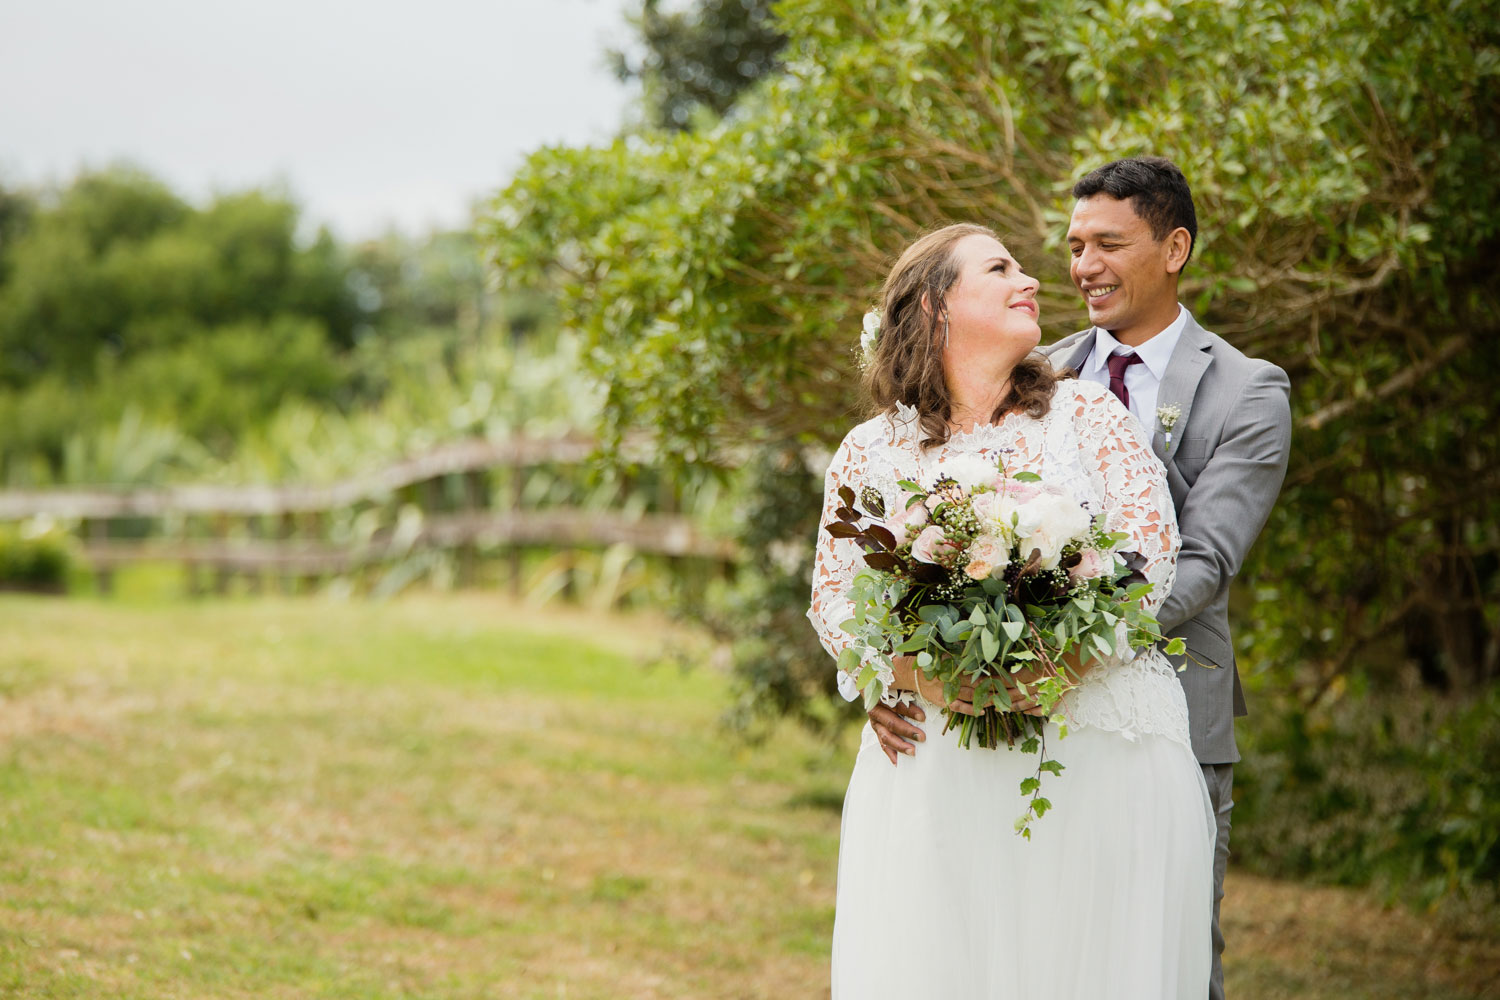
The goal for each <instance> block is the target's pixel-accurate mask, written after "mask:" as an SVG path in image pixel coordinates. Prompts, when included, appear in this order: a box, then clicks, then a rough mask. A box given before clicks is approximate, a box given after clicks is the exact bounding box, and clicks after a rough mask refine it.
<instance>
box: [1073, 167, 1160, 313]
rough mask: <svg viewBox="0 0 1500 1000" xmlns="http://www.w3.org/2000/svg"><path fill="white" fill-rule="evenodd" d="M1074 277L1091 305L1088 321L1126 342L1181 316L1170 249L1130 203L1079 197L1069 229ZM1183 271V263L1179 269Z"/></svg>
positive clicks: (1089, 306)
mask: <svg viewBox="0 0 1500 1000" xmlns="http://www.w3.org/2000/svg"><path fill="white" fill-rule="evenodd" d="M1068 247H1069V250H1070V251H1071V253H1072V262H1071V265H1070V267H1069V274H1070V275H1071V276H1072V278H1073V284H1074V285H1075V286H1076V287H1077V288H1078V291H1079V292H1080V293H1082V295H1083V299H1084V303H1085V305H1087V306H1088V310H1089V321H1090V322H1091V323H1093V324H1094V325H1095V326H1098V327H1102V328H1103V329H1105V330H1108V331H1109V332H1110V333H1112V334H1114V335H1115V337H1116V338H1117V339H1119V340H1120V341H1121V342H1122V343H1139V342H1142V341H1144V340H1146V339H1148V338H1150V337H1151V336H1152V335H1153V334H1155V333H1156V332H1157V331H1159V330H1161V329H1163V328H1164V327H1165V326H1166V325H1167V324H1168V323H1170V322H1171V321H1172V319H1173V317H1174V316H1175V315H1176V310H1177V294H1176V288H1175V285H1176V282H1175V280H1174V279H1175V273H1173V272H1170V271H1169V270H1168V255H1169V250H1170V248H1169V247H1168V246H1167V245H1166V243H1165V242H1164V241H1162V240H1158V239H1156V238H1155V237H1154V236H1153V235H1152V232H1151V227H1150V225H1149V224H1148V223H1147V222H1146V220H1145V219H1143V218H1141V217H1140V215H1138V214H1137V213H1136V210H1135V206H1134V205H1133V204H1132V203H1131V202H1130V201H1128V200H1121V199H1119V198H1111V197H1110V196H1109V195H1106V194H1098V195H1094V196H1092V197H1088V198H1080V199H1079V200H1078V204H1077V205H1075V206H1074V208H1073V217H1072V220H1071V222H1070V224H1069V226H1068ZM1178 266H1179V267H1180V265H1178Z"/></svg>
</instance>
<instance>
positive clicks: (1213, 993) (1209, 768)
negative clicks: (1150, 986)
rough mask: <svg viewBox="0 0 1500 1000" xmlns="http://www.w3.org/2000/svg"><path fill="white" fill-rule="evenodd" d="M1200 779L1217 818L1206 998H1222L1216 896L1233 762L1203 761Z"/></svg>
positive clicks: (1224, 858) (1224, 863)
mask: <svg viewBox="0 0 1500 1000" xmlns="http://www.w3.org/2000/svg"><path fill="white" fill-rule="evenodd" d="M1203 780H1204V782H1205V783H1207V785H1208V800H1209V802H1210V803H1212V804H1213V808H1214V818H1215V820H1216V821H1217V822H1218V836H1217V837H1216V838H1215V839H1214V969H1213V974H1212V976H1211V977H1210V979H1209V981H1208V997H1209V1000H1224V961H1223V959H1224V934H1223V932H1222V931H1220V930H1219V900H1221V899H1223V898H1224V869H1225V868H1227V867H1228V866H1229V813H1230V810H1232V809H1233V808H1234V765H1233V764H1204V765H1203Z"/></svg>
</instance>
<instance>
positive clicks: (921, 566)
mask: <svg viewBox="0 0 1500 1000" xmlns="http://www.w3.org/2000/svg"><path fill="white" fill-rule="evenodd" d="M911 576H912V579H913V580H916V581H917V582H919V583H942V582H943V581H944V580H946V579H948V571H947V570H945V569H943V567H941V566H938V565H936V564H934V563H924V562H914V563H912V564H911Z"/></svg>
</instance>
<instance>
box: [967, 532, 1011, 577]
mask: <svg viewBox="0 0 1500 1000" xmlns="http://www.w3.org/2000/svg"><path fill="white" fill-rule="evenodd" d="M1009 564H1010V550H1009V548H1008V547H1007V546H1006V545H1005V544H1004V543H1003V542H1001V541H1000V539H998V538H996V537H995V536H993V535H980V536H979V537H978V538H977V539H975V540H974V544H973V545H970V546H969V564H968V565H967V566H965V567H964V573H965V574H967V575H968V577H969V579H971V580H983V579H986V578H987V577H991V576H998V575H999V574H1001V573H1003V572H1004V571H1005V567H1006V566H1007V565H1009Z"/></svg>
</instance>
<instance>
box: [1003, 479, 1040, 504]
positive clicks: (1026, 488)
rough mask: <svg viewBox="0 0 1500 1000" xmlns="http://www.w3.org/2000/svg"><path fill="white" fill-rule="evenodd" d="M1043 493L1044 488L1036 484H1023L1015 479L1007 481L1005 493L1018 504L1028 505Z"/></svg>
mask: <svg viewBox="0 0 1500 1000" xmlns="http://www.w3.org/2000/svg"><path fill="white" fill-rule="evenodd" d="M1041 492H1042V488H1041V487H1040V486H1038V485H1037V484H1036V483H1023V482H1018V481H1017V480H1014V479H1007V480H1006V481H1005V493H1006V495H1007V496H1009V497H1010V498H1011V499H1012V500H1014V501H1015V502H1016V503H1018V504H1020V503H1026V502H1027V501H1029V500H1033V499H1035V498H1036V496H1037V494H1039V493H1041Z"/></svg>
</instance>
